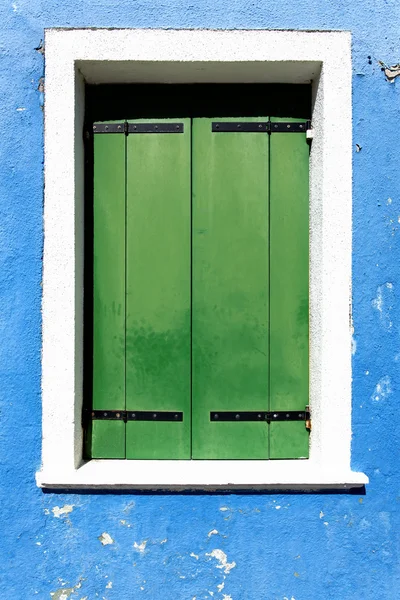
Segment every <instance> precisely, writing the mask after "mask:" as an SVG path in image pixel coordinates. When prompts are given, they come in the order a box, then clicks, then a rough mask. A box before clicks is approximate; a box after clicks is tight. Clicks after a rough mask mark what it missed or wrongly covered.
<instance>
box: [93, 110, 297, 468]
mask: <svg viewBox="0 0 400 600" xmlns="http://www.w3.org/2000/svg"><path fill="white" fill-rule="evenodd" d="M219 120H221V119H219ZM265 120H266V119H263V118H259V119H224V121H225V122H226V121H229V122H234V123H236V122H237V121H240V122H241V123H244V122H247V123H254V122H259V121H263V122H265ZM279 120H282V119H273V121H275V122H276V121H279ZM215 121H217V119H194V121H193V138H192V141H191V131H190V120H189V119H187V120H181V119H180V120H179V122H180V123H183V124H184V133H176V134H175V133H174V134H172V133H133V132H132V133H130V134H129V136H127V137H126V136H124V135H123V134H122V133H121V134H110V133H108V134H98V135H95V140H94V151H95V167H94V314H93V318H94V333H93V342H94V350H93V409H94V410H104V411H106V410H124V409H126V410H127V411H131V412H134V411H148V412H150V411H151V412H152V413H154V414H156V413H157V412H164V411H169V412H174V411H176V412H181V413H183V421H178V422H173V421H172V422H170V421H168V422H163V421H158V420H155V421H149V420H147V421H141V420H134V421H132V420H128V422H127V424H126V425H125V423H124V422H123V421H115V420H94V421H93V430H92V456H93V457H95V458H123V457H125V456H126V458H137V459H139V458H143V459H146V458H148V459H150V458H155V459H163V458H165V459H168V458H176V459H182V458H190V457H192V458H194V459H266V458H298V457H306V456H308V432H307V431H306V429H305V424H304V421H298V422H280V423H271V424H270V425H268V424H267V423H266V422H264V421H261V422H252V421H247V422H246V421H241V422H237V421H233V422H232V421H231V422H215V421H211V420H210V412H212V411H213V412H218V411H238V412H244V411H252V412H253V411H263V412H265V411H268V410H271V411H286V410H288V411H289V410H290V411H294V410H295V411H297V410H298V411H304V408H305V405H306V404H307V403H308V261H309V253H308V145H307V143H306V141H305V135H304V134H303V133H277V132H274V133H272V134H271V135H268V134H267V133H266V132H262V133H254V132H240V133H239V132H237V133H236V132H233V133H232V132H229V133H228V132H212V129H211V124H212V122H215ZM284 121H289V119H284ZM144 122H147V121H135V122H132V125H131V127H132V126H133V123H136V124H138V123H144ZM158 122H160V123H161V122H165V123H171V122H177V120H159V121H158ZM191 144H192V148H191ZM191 154H192V156H191ZM191 173H192V181H191ZM191 187H192V189H191ZM191 203H192V215H191ZM191 237H192V245H191ZM191 270H192V272H191ZM191 288H192V290H191ZM125 301H126V304H125ZM125 319H126V322H125ZM125 334H126V335H125ZM191 379H192V387H191ZM125 388H126V389H125ZM191 394H192V398H191ZM125 399H126V400H125ZM191 403H192V405H191ZM191 419H192V423H193V427H191ZM125 432H126V438H125ZM191 443H192V449H191ZM125 447H126V453H125Z"/></svg>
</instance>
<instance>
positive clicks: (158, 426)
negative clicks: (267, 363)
mask: <svg viewBox="0 0 400 600" xmlns="http://www.w3.org/2000/svg"><path fill="white" fill-rule="evenodd" d="M134 122H135V123H143V122H148V121H145V120H141V121H134ZM153 122H154V120H153ZM157 122H179V123H182V122H183V123H184V133H173V134H172V133H171V134H165V133H140V134H130V135H129V136H128V138H127V341H126V344H127V354H126V369H127V370H126V386H127V388H126V392H127V399H126V404H127V409H128V410H132V411H138V410H146V411H149V410H150V411H162V410H164V411H182V412H183V422H153V421H150V422H146V421H130V422H128V423H127V440H126V448H127V458H143V459H146V458H148V459H151V458H159V459H178V458H179V459H184V458H187V459H188V458H190V420H191V415H190V204H191V176H190V120H189V119H173V120H166V119H158V120H157Z"/></svg>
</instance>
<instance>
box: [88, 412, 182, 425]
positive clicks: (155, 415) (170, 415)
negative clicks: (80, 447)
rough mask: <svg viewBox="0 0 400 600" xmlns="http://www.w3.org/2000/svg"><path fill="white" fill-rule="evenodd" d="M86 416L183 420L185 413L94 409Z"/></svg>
mask: <svg viewBox="0 0 400 600" xmlns="http://www.w3.org/2000/svg"><path fill="white" fill-rule="evenodd" d="M86 418H91V419H92V420H97V421H124V422H125V423H126V422H127V421H177V422H178V421H183V413H182V412H177V411H155V410H135V411H134V410H92V411H88V414H87V415H86Z"/></svg>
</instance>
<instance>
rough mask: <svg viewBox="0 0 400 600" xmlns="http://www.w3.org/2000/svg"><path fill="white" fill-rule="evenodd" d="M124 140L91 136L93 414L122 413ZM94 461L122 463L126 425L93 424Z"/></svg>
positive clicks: (123, 394)
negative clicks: (108, 459)
mask: <svg viewBox="0 0 400 600" xmlns="http://www.w3.org/2000/svg"><path fill="white" fill-rule="evenodd" d="M125 140H126V138H125V136H124V135H121V134H117V133H116V134H98V135H95V136H94V199H93V201H94V206H93V219H94V224H93V225H94V229H93V409H94V410H104V411H107V410H124V409H125V356H124V353H125ZM92 457H93V458H125V424H124V423H123V422H122V421H116V420H114V421H112V420H110V421H108V420H94V421H93V424H92Z"/></svg>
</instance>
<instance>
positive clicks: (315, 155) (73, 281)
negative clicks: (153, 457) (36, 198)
mask: <svg viewBox="0 0 400 600" xmlns="http://www.w3.org/2000/svg"><path fill="white" fill-rule="evenodd" d="M121 61H126V64H125V66H124V68H125V69H128V71H129V73H130V75H129V76H130V77H131V76H132V77H133V76H134V74H135V68H136V67H137V68H138V69H139V67H140V68H141V67H143V64H144V62H145V63H146V65H148V68H149V69H153V70H154V73H155V74H156V76H157V77H158V76H159V75H160V74H163V76H164V75H165V73H167V72H168V69H169V68H172V67H171V65H172V66H173V77H175V78H176V77H177V76H179V69H180V68H182V74H183V77H185V76H186V74H187V72H188V66H189V67H190V65H191V63H192V62H193V61H197V62H200V63H202V64H203V65H204V68H205V69H208V68H212V69H214V70H213V71H210V72H212V73H213V75H212V76H213V77H218V72H219V73H221V74H224V73H226V69H229V77H230V78H231V79H232V78H233V80H235V79H234V78H235V77H237V80H238V81H241V80H242V79H241V78H242V77H243V65H244V66H245V70H246V72H248V71H249V69H252V71H251V72H252V77H253V78H254V80H255V81H257V77H258V78H259V80H263V78H264V77H265V74H266V73H270V76H271V77H272V78H274V77H276V74H277V73H279V72H280V69H281V68H282V72H283V71H284V72H285V77H295V78H296V79H293V81H299V80H304V78H306V77H307V76H308V75H309V73H310V64H312V65H313V66H312V68H313V69H314V67H315V65H316V64H317V65H319V67H318V69H319V75H318V76H316V78H315V80H314V82H313V94H314V105H313V115H312V124H313V131H314V140H313V143H312V149H311V157H310V317H311V319H310V332H311V335H310V405H311V411H312V418H313V430H312V433H311V438H310V439H311V441H310V459H309V460H304V461H296V463H295V464H296V472H297V474H295V473H294V470H293V463H292V461H279V462H274V461H266V462H263V463H262V468H260V471H261V472H262V475H261V473H258V472H257V473H254V469H253V467H252V465H253V464H254V463H253V461H249V462H245V463H244V465H245V466H243V468H241V469H238V466H239V465H238V462H237V461H235V462H233V464H234V465H235V469H234V471H232V475H230V472H229V465H228V464H227V462H226V461H224V465H223V467H222V466H221V467H220V468H216V467H215V465H216V462H218V461H211V462H210V463H208V466H209V468H208V469H207V470H205V471H204V472H203V470H202V468H201V467H198V466H196V464H197V463H196V461H182V462H175V461H173V462H172V463H171V465H170V468H168V469H166V470H165V473H163V471H164V469H165V467H166V465H167V461H166V462H164V461H163V462H162V463H157V464H159V465H160V464H161V467H158V469H156V468H155V467H154V469H153V468H150V467H151V464H150V462H149V461H143V463H141V465H139V464H137V463H136V461H101V464H99V461H90V462H89V463H86V464H84V465H83V466H80V463H81V458H80V457H81V448H82V429H81V426H80V413H81V406H82V288H83V282H82V256H83V245H82V239H83V236H82V233H83V227H82V197H83V196H82V194H83V160H82V120H83V110H82V109H83V103H84V86H83V79H82V76H81V74H80V73H79V69H81V70H82V72H84V73H85V74H86V76H87V75H88V74H90V72H91V69H94V68H95V67H96V69H98V68H99V65H100V66H101V65H102V67H101V68H104V69H103V70H104V72H103V75H104V73H105V74H107V72H110V73H111V72H113V69H114V65H116V64H117V63H118V64H119V63H120V62H121ZM215 64H217V65H219V66H218V68H217V70H215V69H216V68H215ZM93 65H95V67H94V66H93ZM210 65H211V67H210ZM78 66H79V69H78ZM146 68H147V67H146ZM218 69H219V71H218ZM189 71H190V68H189ZM96 72H97V73H98V72H99V71H98V70H97V71H96ZM171 73H172V71H171ZM177 73H178V75H177ZM294 73H295V75H294ZM103 75H102V76H103ZM45 76H46V96H45V100H46V101H45V208H44V224H45V243H44V270H43V305H42V308H43V362H42V365H43V366H42V398H43V442H42V459H43V468H42V471H40V472H39V473H38V475H37V481H38V485H41V486H45V487H52V486H58V487H63V486H68V485H72V486H78V487H85V486H86V485H88V486H100V487H107V486H108V485H111V486H112V487H119V486H128V487H131V486H139V487H145V486H147V485H151V486H164V485H171V486H173V485H175V484H176V485H183V486H190V487H192V486H193V485H194V486H196V485H200V486H203V485H204V486H206V485H223V486H226V485H242V486H243V485H248V486H251V487H253V486H254V485H262V486H273V487H276V486H277V485H281V484H282V485H284V486H285V487H286V488H287V487H290V488H292V487H293V488H295V487H296V486H298V485H300V486H301V485H302V483H301V482H300V481H299V479H303V484H304V486H310V485H313V486H315V485H316V486H317V487H318V480H319V481H320V484H321V485H322V484H323V485H325V484H326V485H330V484H332V482H333V483H334V486H336V485H339V484H340V485H347V484H352V481H353V478H354V477H355V479H356V481H355V482H354V485H356V484H357V481H361V483H360V485H364V484H365V483H367V481H368V480H367V478H366V476H364V475H362V474H352V472H351V470H350V448H351V330H350V323H349V305H350V298H351V183H352V173H351V162H352V154H351V144H352V121H351V35H350V34H349V33H348V32H305V31H294V32H293V31H292V32H290V31H261V30H256V31H243V32H240V31H210V30H191V31H188V30H177V31H173V30H167V31H166V30H103V29H100V30H85V29H83V30H53V29H51V30H47V31H46V72H45ZM299 78H300V79H299ZM215 80H218V79H215ZM339 124H340V125H339ZM230 462H231V461H228V463H230ZM239 462H242V461H239ZM286 463H290V464H291V465H292V466H291V467H290V468H289V466H288V467H286V466H285V464H286ZM108 464H109V466H107V465H108ZM204 464H207V463H203V465H204ZM275 464H276V465H279V466H278V467H275V466H273V465H275ZM300 464H303V465H308V466H307V467H304V466H300ZM227 469H228V471H227ZM117 473H118V474H119V475H118V477H117V479H115V476H116V474H117ZM250 473H251V474H252V475H251V477H250V475H249V474H250ZM253 473H254V475H253ZM228 474H229V476H228ZM206 476H207V478H208V482H207V481H206ZM147 477H150V480H148V479H147ZM166 477H168V483H163V482H166ZM85 478H87V479H88V483H87V484H86V483H85V481H84V480H85ZM57 481H58V483H57ZM91 482H92V483H91ZM110 482H114V483H110ZM146 482H147V483H146ZM257 482H258V483H257ZM282 482H283V483H282ZM323 482H325V483H323ZM329 482H330V483H329ZM346 482H347V483H346ZM352 485H353V484H352Z"/></svg>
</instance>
